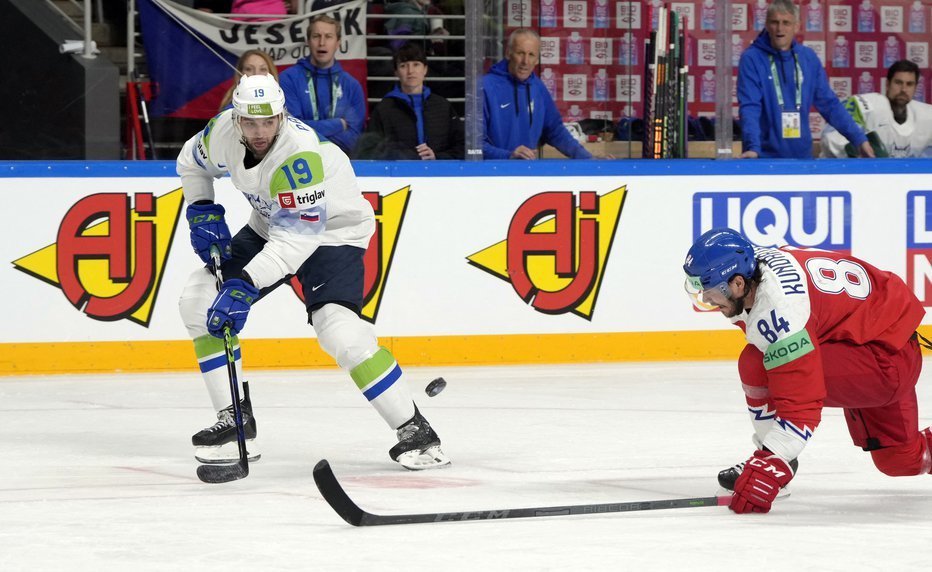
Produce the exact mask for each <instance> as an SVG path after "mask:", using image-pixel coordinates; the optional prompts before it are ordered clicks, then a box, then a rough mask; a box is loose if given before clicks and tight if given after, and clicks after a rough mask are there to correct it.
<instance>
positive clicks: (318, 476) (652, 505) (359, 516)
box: [314, 459, 731, 526]
mask: <svg viewBox="0 0 932 572" xmlns="http://www.w3.org/2000/svg"><path fill="white" fill-rule="evenodd" d="M314 482H315V483H317V488H318V490H320V494H321V495H323V497H324V500H325V501H327V503H328V504H329V505H330V506H331V508H333V510H335V511H336V513H337V514H339V515H340V516H341V517H342V518H343V520H345V521H346V522H348V523H349V524H351V525H353V526H380V525H386V524H418V523H425V522H447V521H464V520H502V519H505V518H533V517H550V516H573V515H581V514H603V513H608V512H633V511H641V510H659V509H665V508H696V507H703V506H725V505H727V504H728V503H729V502H730V501H731V497H730V496H721V497H701V498H690V499H670V500H658V501H636V502H621V503H603V504H578V505H568V506H547V507H535V508H514V509H504V510H477V511H467V512H428V513H422V514H392V515H380V514H372V513H370V512H366V511H365V510H363V509H361V508H359V505H357V504H356V503H355V502H353V500H352V499H351V498H350V497H349V495H347V494H346V491H344V490H343V487H342V486H341V485H340V482H339V481H337V478H336V476H335V475H334V474H333V470H332V469H331V468H330V463H328V462H327V460H326V459H324V460H321V461H320V462H318V463H317V466H315V467H314Z"/></svg>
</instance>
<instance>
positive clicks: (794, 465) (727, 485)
mask: <svg viewBox="0 0 932 572" xmlns="http://www.w3.org/2000/svg"><path fill="white" fill-rule="evenodd" d="M744 463H745V461H741V462H740V463H738V464H737V465H735V466H733V467H728V468H727V469H725V470H723V471H720V472H719V473H718V484H719V485H720V486H721V487H722V488H723V489H726V490H728V491H731V492H734V490H735V481H737V480H738V477H739V476H741V472H742V471H744ZM790 468H791V469H793V474H794V475H795V474H796V469H798V468H799V461H798V460H797V459H793V460H792V461H790ZM789 495H790V491H788V490H786V488H785V487H784V488H783V489H781V490H780V493H779V494H777V498H782V497H786V496H789Z"/></svg>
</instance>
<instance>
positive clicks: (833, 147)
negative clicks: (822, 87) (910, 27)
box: [822, 60, 932, 158]
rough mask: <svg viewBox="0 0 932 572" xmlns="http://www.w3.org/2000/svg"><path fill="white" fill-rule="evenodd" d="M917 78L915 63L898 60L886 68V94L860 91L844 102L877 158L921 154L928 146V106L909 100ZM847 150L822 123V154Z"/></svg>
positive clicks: (931, 131)
mask: <svg viewBox="0 0 932 572" xmlns="http://www.w3.org/2000/svg"><path fill="white" fill-rule="evenodd" d="M919 79H920V74H919V66H917V65H916V64H915V63H913V62H911V61H909V60H900V61H898V62H896V63H894V64H893V65H892V66H890V69H888V70H887V90H886V91H887V92H886V94H880V93H861V94H858V95H853V96H851V97H849V98H848V99H847V100H846V101H845V108H846V109H847V110H848V112H849V113H850V114H851V116H852V117H853V118H854V121H855V122H856V123H857V124H858V125H860V126H861V128H862V129H864V132H865V133H866V134H867V135H868V139H869V140H870V141H871V143H872V145H874V147H875V149H874V152H875V154H876V155H877V156H878V157H921V156H923V154H924V152H925V150H926V148H927V147H929V146H932V105H929V104H927V103H921V102H919V101H916V100H914V99H913V97H914V96H915V95H916V86H917V85H918V83H919ZM872 133H873V135H872ZM846 147H847V149H846ZM851 153H852V150H851V148H850V145H849V143H848V140H847V139H845V137H844V136H843V135H842V134H841V133H839V132H838V131H836V130H835V129H834V128H832V127H831V126H826V128H825V130H824V131H822V157H836V158H841V157H851V156H852V155H851Z"/></svg>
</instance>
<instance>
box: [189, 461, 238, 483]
mask: <svg viewBox="0 0 932 572" xmlns="http://www.w3.org/2000/svg"><path fill="white" fill-rule="evenodd" d="M248 475H249V463H248V462H243V461H238V462H236V463H233V464H232V465H200V466H198V468H197V478H199V479H201V480H202V481H204V482H205V483H212V484H218V483H229V482H230V481H237V480H239V479H244V478H246V477H247V476H248Z"/></svg>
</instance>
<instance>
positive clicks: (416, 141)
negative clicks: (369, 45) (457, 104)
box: [356, 44, 465, 160]
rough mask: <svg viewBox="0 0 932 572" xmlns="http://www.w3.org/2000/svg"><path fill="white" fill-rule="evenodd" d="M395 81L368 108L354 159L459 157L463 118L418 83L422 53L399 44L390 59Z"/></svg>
mask: <svg viewBox="0 0 932 572" xmlns="http://www.w3.org/2000/svg"><path fill="white" fill-rule="evenodd" d="M393 60H394V64H395V75H396V76H398V80H399V83H398V85H396V86H395V88H394V89H393V90H392V91H390V92H388V94H386V95H385V97H384V98H383V99H382V101H380V102H379V103H378V105H376V106H375V108H374V109H373V110H372V115H371V116H370V117H369V128H368V130H367V131H366V133H365V134H364V135H363V136H362V137H361V138H360V141H359V145H358V146H357V148H356V149H357V152H356V157H357V158H358V159H423V160H432V159H462V158H463V152H464V151H463V149H464V145H465V144H464V134H463V120H462V119H461V118H460V117H458V116H457V114H456V111H455V110H454V109H453V106H452V105H450V102H449V101H447V100H446V99H444V98H443V97H441V96H439V95H436V94H433V93H431V92H430V88H429V87H427V86H425V85H424V77H425V76H426V75H427V58H426V57H425V56H424V52H423V51H422V50H421V48H420V47H419V46H417V45H416V44H405V45H404V46H402V47H401V48H399V49H398V51H397V52H396V53H395V56H394V58H393Z"/></svg>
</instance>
